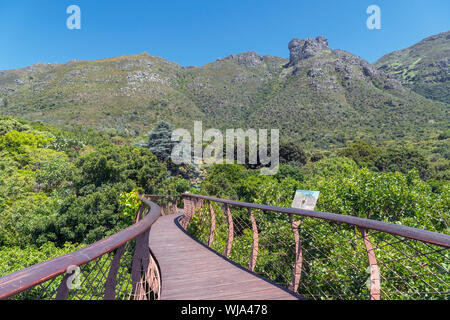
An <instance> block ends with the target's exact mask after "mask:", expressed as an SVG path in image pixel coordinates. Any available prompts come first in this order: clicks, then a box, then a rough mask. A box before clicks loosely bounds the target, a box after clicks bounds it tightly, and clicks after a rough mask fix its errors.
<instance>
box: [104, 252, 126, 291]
mask: <svg viewBox="0 0 450 320" xmlns="http://www.w3.org/2000/svg"><path fill="white" fill-rule="evenodd" d="M125 246H126V244H124V245H121V246H120V247H119V248H117V249H116V250H115V252H114V258H113V260H112V261H111V266H110V268H109V273H108V278H107V279H106V283H105V296H104V299H105V300H115V298H116V283H117V272H118V271H119V268H120V259H121V258H122V255H123V253H124V252H125Z"/></svg>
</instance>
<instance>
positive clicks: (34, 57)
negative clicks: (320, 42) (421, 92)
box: [0, 0, 450, 70]
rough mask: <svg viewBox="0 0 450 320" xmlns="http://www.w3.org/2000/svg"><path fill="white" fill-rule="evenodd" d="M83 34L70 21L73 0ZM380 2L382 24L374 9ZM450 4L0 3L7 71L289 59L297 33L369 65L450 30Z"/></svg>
mask: <svg viewBox="0 0 450 320" xmlns="http://www.w3.org/2000/svg"><path fill="white" fill-rule="evenodd" d="M72 4H75V5H78V6H79V7H80V8H81V30H69V29H67V27H66V20H67V18H68V16H69V15H68V14H67V13H66V8H67V7H68V6H69V5H72ZM372 4H376V5H378V6H379V7H380V8H381V27H382V29H381V30H369V29H368V28H367V27H366V19H367V17H368V14H366V8H367V7H368V6H369V5H372ZM449 12H450V1H449V0H428V1H425V0H395V1H393V0H369V1H366V0H333V1H332V0H328V1H325V0H286V1H283V0H278V1H268V0H222V1H217V0H208V1H195V0H191V1H186V0H185V1H178V0H172V1H163V0H160V1H154V0H127V1H118V0H108V1H106V0H70V1H67V0H39V1H35V0H28V1H26V0H0V43H1V46H0V70H4V69H11V68H18V67H24V66H28V65H31V64H34V63H37V62H59V63H64V62H67V61H69V60H72V59H80V60H93V59H101V58H107V57H113V56H120V55H125V54H136V53H141V52H143V51H146V52H148V53H149V54H151V55H155V56H160V57H163V58H165V59H168V60H171V61H175V62H177V63H179V64H181V65H184V66H188V65H203V64H205V63H208V62H211V61H214V60H216V59H218V58H221V57H225V56H227V55H229V54H234V53H242V52H245V51H256V52H257V53H259V54H261V55H264V54H269V55H275V56H281V57H288V55H289V51H288V48H287V45H288V42H289V41H290V40H291V39H292V38H294V37H297V38H306V37H316V36H318V35H323V36H325V37H327V38H328V39H329V43H330V46H331V47H332V48H334V49H344V50H347V51H350V52H352V53H354V54H357V55H359V56H361V57H363V58H365V59H367V60H369V61H370V62H374V61H376V60H377V59H378V58H380V57H381V56H383V55H384V54H386V53H389V52H391V51H394V50H398V49H402V48H405V47H408V46H410V45H412V44H414V43H416V42H418V41H420V40H421V39H423V38H425V37H428V36H430V35H433V34H436V33H440V32H444V31H448V30H449V29H450V15H449Z"/></svg>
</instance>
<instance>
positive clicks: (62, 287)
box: [55, 273, 71, 300]
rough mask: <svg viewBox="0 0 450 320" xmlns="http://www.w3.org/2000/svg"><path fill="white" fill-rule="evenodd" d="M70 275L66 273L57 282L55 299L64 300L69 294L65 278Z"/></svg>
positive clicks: (67, 278)
mask: <svg viewBox="0 0 450 320" xmlns="http://www.w3.org/2000/svg"><path fill="white" fill-rule="evenodd" d="M70 276H71V275H70V274H68V273H66V274H65V275H64V277H63V278H62V280H61V283H60V284H59V287H58V291H57V292H56V297H55V300H66V299H67V297H68V296H69V287H68V286H67V280H69V277H70Z"/></svg>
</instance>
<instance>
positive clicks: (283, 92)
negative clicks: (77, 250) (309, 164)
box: [0, 37, 449, 148]
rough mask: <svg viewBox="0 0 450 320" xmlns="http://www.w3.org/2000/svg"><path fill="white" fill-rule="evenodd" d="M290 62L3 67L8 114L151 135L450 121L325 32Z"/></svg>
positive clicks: (376, 130)
mask: <svg viewBox="0 0 450 320" xmlns="http://www.w3.org/2000/svg"><path fill="white" fill-rule="evenodd" d="M288 48H289V51H290V56H289V59H285V58H279V57H273V56H267V55H266V56H260V55H258V54H257V53H255V52H245V53H242V54H235V55H230V56H228V57H225V58H222V59H218V60H217V61H214V62H211V63H208V64H206V65H204V66H201V67H183V66H180V65H178V64H176V63H173V62H169V61H167V60H164V59H162V58H159V57H154V56H151V55H149V54H147V53H143V54H139V55H129V56H122V57H116V58H110V59H103V60H96V61H71V62H68V63H66V64H37V65H34V66H30V67H27V68H22V69H16V70H7V71H0V99H1V102H0V114H6V115H14V116H20V117H24V118H26V119H33V120H40V121H46V122H52V123H57V124H60V125H64V126H71V125H82V126H86V127H92V128H94V129H98V130H104V129H107V130H110V131H111V134H128V135H142V134H144V133H145V132H146V131H148V130H149V129H150V128H151V127H152V126H154V124H155V122H156V121H158V120H161V119H164V120H166V121H169V122H172V123H173V124H174V125H175V126H177V127H179V126H181V127H184V128H187V129H189V130H191V129H192V127H193V121H194V120H203V121H204V127H205V128H206V127H215V128H219V129H222V130H223V129H226V128H240V127H242V128H268V129H270V128H279V129H280V131H281V135H282V136H289V137H291V138H295V139H297V140H298V141H301V142H303V143H304V144H305V146H307V147H311V148H325V147H326V148H329V147H333V146H340V145H342V144H344V143H345V142H346V141H347V140H356V139H365V140H375V141H381V140H389V139H411V140H412V139H421V138H423V137H428V136H430V135H432V134H435V133H436V132H441V131H442V130H443V129H444V128H445V127H446V125H447V124H448V120H449V116H448V111H449V110H448V105H446V104H444V103H441V102H436V101H432V100H430V99H427V98H425V97H423V96H421V95H419V94H417V93H415V92H413V91H411V90H410V89H409V88H406V87H404V86H403V85H402V84H401V82H400V81H399V80H397V79H396V77H395V76H393V75H391V74H389V73H385V72H384V71H383V70H379V69H377V68H375V66H373V65H371V64H370V63H368V62H367V61H365V60H363V59H362V58H359V57H357V56H355V55H352V54H351V53H349V52H346V51H343V50H332V49H331V48H330V47H329V45H328V41H327V39H325V38H324V37H317V38H315V39H314V38H308V39H303V40H300V39H293V40H292V41H291V42H290V43H289V45H288Z"/></svg>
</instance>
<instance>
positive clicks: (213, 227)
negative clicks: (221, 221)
mask: <svg viewBox="0 0 450 320" xmlns="http://www.w3.org/2000/svg"><path fill="white" fill-rule="evenodd" d="M209 213H210V214H211V228H210V230H209V238H208V247H210V248H211V246H212V244H213V242H214V234H215V232H216V214H215V213H214V208H213V206H212V202H211V201H209Z"/></svg>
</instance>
